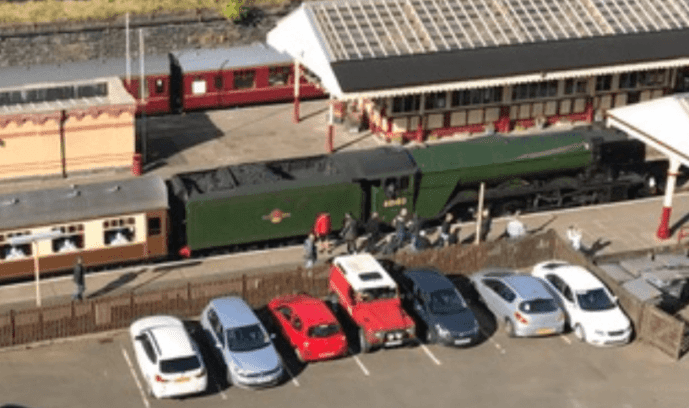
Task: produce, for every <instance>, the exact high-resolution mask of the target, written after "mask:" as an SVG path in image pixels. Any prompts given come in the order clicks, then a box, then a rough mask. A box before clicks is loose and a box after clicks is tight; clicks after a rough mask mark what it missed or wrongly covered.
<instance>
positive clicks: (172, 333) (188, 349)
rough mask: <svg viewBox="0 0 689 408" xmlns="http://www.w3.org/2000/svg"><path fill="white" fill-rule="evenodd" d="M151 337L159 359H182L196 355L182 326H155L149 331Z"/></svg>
mask: <svg viewBox="0 0 689 408" xmlns="http://www.w3.org/2000/svg"><path fill="white" fill-rule="evenodd" d="M148 332H149V333H150V334H151V335H153V339H154V341H155V343H156V346H155V347H157V349H158V351H159V352H160V358H161V359H163V360H165V359H168V358H176V357H184V356H191V355H196V351H195V350H194V348H193V347H192V345H191V341H189V335H188V334H187V331H186V330H185V329H184V327H183V326H176V325H175V326H156V327H154V328H152V329H149V330H148Z"/></svg>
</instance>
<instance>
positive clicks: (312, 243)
mask: <svg viewBox="0 0 689 408" xmlns="http://www.w3.org/2000/svg"><path fill="white" fill-rule="evenodd" d="M452 221H453V216H452V214H450V213H448V214H447V215H446V216H445V218H444V219H443V222H442V224H441V226H440V234H439V236H438V239H437V240H436V242H434V243H431V241H430V240H429V238H428V237H427V236H426V231H425V230H423V229H422V225H421V224H422V221H421V219H420V218H419V217H418V215H417V214H414V215H413V216H411V217H410V216H409V213H408V211H407V209H406V208H402V209H401V210H400V212H399V214H398V215H397V216H396V217H395V218H394V219H393V220H392V223H391V224H392V225H391V226H392V228H393V229H394V234H391V235H389V236H388V239H387V240H385V241H384V242H381V241H382V238H383V229H384V228H385V227H384V222H383V221H382V220H381V219H380V216H379V214H378V213H377V212H374V213H372V214H371V217H370V218H369V220H368V221H367V222H366V223H365V225H363V229H364V232H365V237H366V239H365V241H364V243H363V245H362V246H361V248H359V247H358V246H357V241H358V239H359V222H358V221H357V220H356V219H354V217H353V216H352V215H351V214H349V213H346V214H345V216H344V221H343V225H342V230H341V231H340V234H339V238H340V239H341V242H343V243H344V244H345V245H346V247H347V253H348V254H355V253H357V252H358V251H360V250H361V251H365V252H368V253H375V252H382V253H384V254H391V253H394V252H395V251H397V250H399V249H401V248H403V247H404V246H405V245H407V244H410V248H411V250H412V251H422V250H424V249H427V248H431V247H443V246H447V245H450V244H454V243H457V242H458V241H459V240H458V237H457V231H454V233H453V231H452ZM331 227H332V225H331V218H330V214H328V213H321V214H319V215H318V216H317V217H316V222H315V223H314V227H313V229H312V231H311V232H310V233H309V235H308V236H307V237H306V240H305V241H304V264H305V266H306V267H307V268H311V267H312V266H313V264H314V263H315V262H316V260H317V259H318V253H323V252H326V251H327V252H328V253H332V248H333V246H334V245H333V243H332V242H330V240H329V239H328V238H329V235H330V233H331Z"/></svg>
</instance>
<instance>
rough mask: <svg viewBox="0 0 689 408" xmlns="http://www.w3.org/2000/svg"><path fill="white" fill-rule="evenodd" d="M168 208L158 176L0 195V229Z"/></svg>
mask: <svg viewBox="0 0 689 408" xmlns="http://www.w3.org/2000/svg"><path fill="white" fill-rule="evenodd" d="M163 208H168V199H167V189H166V188H165V183H164V182H163V179H162V178H160V177H157V176H155V177H142V178H131V179H125V180H119V181H111V182H107V183H99V184H87V185H83V186H82V185H77V186H74V188H69V187H67V188H58V189H51V190H38V191H27V192H20V193H13V194H4V195H1V196H0V229H2V230H11V229H15V228H27V227H34V226H43V225H51V224H57V223H63V222H72V221H79V220H88V219H94V218H99V217H107V216H117V215H121V214H131V213H138V212H143V211H148V210H157V209H163Z"/></svg>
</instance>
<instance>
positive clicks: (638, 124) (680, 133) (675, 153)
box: [607, 93, 689, 166]
mask: <svg viewBox="0 0 689 408" xmlns="http://www.w3.org/2000/svg"><path fill="white" fill-rule="evenodd" d="M607 116H608V118H607V124H608V126H612V127H615V128H618V129H620V130H623V131H625V132H627V133H628V134H629V135H630V136H632V137H634V138H636V139H639V140H641V141H642V142H644V143H646V144H647V145H649V146H651V147H653V148H654V149H656V150H658V151H660V152H661V153H663V154H664V155H666V156H667V157H668V158H669V159H671V160H677V161H679V163H681V164H683V165H685V166H689V93H682V94H675V95H672V96H666V97H664V98H659V99H654V100H652V101H648V102H641V103H636V104H634V105H629V106H624V107H620V108H615V109H611V110H609V111H608V112H607Z"/></svg>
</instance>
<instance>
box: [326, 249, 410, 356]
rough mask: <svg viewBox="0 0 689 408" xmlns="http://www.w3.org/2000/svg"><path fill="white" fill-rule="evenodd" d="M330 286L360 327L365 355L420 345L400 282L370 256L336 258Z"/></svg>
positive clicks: (332, 267)
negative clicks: (402, 299)
mask: <svg viewBox="0 0 689 408" xmlns="http://www.w3.org/2000/svg"><path fill="white" fill-rule="evenodd" d="M328 286H329V291H330V293H331V296H332V297H333V300H336V301H337V303H338V304H339V305H340V306H342V308H344V310H346V312H347V313H348V314H349V315H350V316H351V317H352V320H354V322H355V323H356V325H357V326H359V344H360V347H361V351H362V352H364V353H366V352H368V351H370V350H371V349H372V348H374V347H379V346H384V347H393V346H399V345H404V344H415V343H416V342H417V339H416V336H415V332H416V326H415V325H414V321H413V320H412V318H411V317H409V315H408V314H407V313H406V312H405V311H404V309H403V308H402V303H401V300H400V294H399V290H398V288H397V283H395V281H394V280H393V279H392V277H390V275H389V274H388V273H387V271H386V270H385V269H384V268H383V267H382V266H381V265H380V264H379V263H378V261H376V259H375V258H374V257H372V256H371V255H370V254H359V255H349V256H340V257H337V258H335V259H334V260H333V264H332V266H331V267H330V282H329V284H328Z"/></svg>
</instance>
